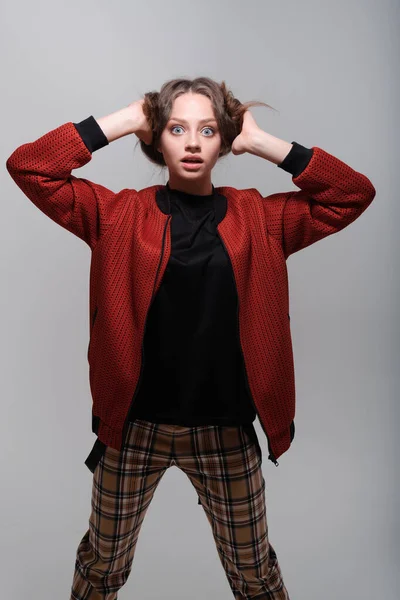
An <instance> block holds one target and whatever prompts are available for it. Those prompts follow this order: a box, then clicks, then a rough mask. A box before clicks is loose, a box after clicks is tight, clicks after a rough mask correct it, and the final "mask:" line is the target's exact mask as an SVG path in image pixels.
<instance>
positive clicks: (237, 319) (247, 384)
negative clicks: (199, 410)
mask: <svg viewBox="0 0 400 600" xmlns="http://www.w3.org/2000/svg"><path fill="white" fill-rule="evenodd" d="M218 237H219V239H220V240H221V243H222V245H223V247H224V248H225V252H226V253H227V256H228V257H229V254H228V251H227V249H226V246H225V244H224V242H223V240H222V238H221V236H218ZM231 275H232V279H233V283H234V286H235V288H236V290H237V286H236V280H235V276H234V274H233V272H232V270H231ZM236 322H237V329H236V338H237V341H238V344H239V348H240V353H241V355H242V364H243V367H244V379H245V384H246V389H247V393H248V395H249V398H250V400H251V402H252V404H253V406H254V410H255V411H256V413H257V415H258V419H259V421H260V424H261V427H262V429H263V431H264V433H265V436H266V438H267V443H268V450H269V455H268V460H270V461H271V462H273V463H274V464H275V466H276V467H278V466H279V463H278V461H277V460H276V458H275V456H274V454H273V452H272V449H271V444H270V441H269V436H268V433H267V431H266V429H265V427H264V424H263V422H262V420H261V417H260V415H259V412H258V410H257V407H256V405H255V402H254V400H253V395H252V393H251V391H250V387H249V382H248V379H247V372H246V364H245V362H244V355H243V349H242V344H241V343H240V328H239V295H238V294H237V310H236Z"/></svg>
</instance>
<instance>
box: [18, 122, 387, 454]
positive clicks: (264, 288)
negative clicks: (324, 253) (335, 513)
mask: <svg viewBox="0 0 400 600" xmlns="http://www.w3.org/2000/svg"><path fill="white" fill-rule="evenodd" d="M313 151H314V152H313V156H312V158H311V160H310V162H309V164H308V165H307V166H306V168H305V169H304V170H303V172H302V173H301V174H300V175H299V176H297V177H294V176H293V177H292V181H293V183H295V185H296V186H297V187H299V188H300V191H290V192H282V193H276V194H271V195H269V196H266V197H263V196H262V195H261V194H260V192H258V191H257V190H256V189H254V188H249V189H242V190H238V189H235V188H233V187H228V186H222V187H217V188H215V189H216V191H217V192H218V193H219V194H223V195H224V196H225V197H226V198H227V211H226V215H225V217H224V218H223V220H222V221H221V222H220V223H219V225H218V227H217V229H218V233H219V235H220V237H221V240H222V242H223V243H224V245H225V247H226V250H227V252H228V254H229V257H230V260H231V263H232V268H233V272H234V276H235V282H236V287H237V293H238V301H239V335H240V343H241V347H242V351H243V357H244V363H245V368H246V372H247V377H248V382H249V388H250V391H251V394H252V397H253V400H254V404H255V407H256V409H257V413H258V417H259V420H260V423H261V425H262V427H263V430H264V432H265V434H266V436H267V439H268V446H269V450H270V452H271V456H272V460H273V462H275V464H279V463H277V461H276V459H277V458H278V457H279V456H280V455H282V454H283V453H284V452H285V451H286V450H287V449H288V448H289V447H290V443H291V435H290V426H291V423H292V421H293V419H294V416H295V378H294V362H293V351H292V340H291V332H290V321H289V289H288V274H287V268H286V260H287V258H288V257H289V256H290V255H291V254H293V253H294V252H297V251H299V250H301V249H302V248H305V247H307V246H309V245H310V244H313V243H314V242H317V241H318V240H320V239H322V238H324V237H326V236H328V235H331V234H333V233H335V232H337V231H340V230H341V229H343V228H344V227H346V226H347V225H349V224H350V223H351V222H352V221H354V220H355V219H357V217H359V216H360V215H361V214H362V213H363V212H364V210H365V209H366V208H367V207H368V206H369V204H370V203H371V202H372V200H373V198H374V197H375V194H376V191H375V188H374V186H373V185H372V183H371V182H370V180H369V179H368V178H367V177H366V176H365V175H363V174H361V173H358V172H357V171H355V170H353V169H352V168H351V167H349V166H348V165H347V164H345V163H344V162H342V161H341V160H339V159H338V158H336V157H334V156H332V155H331V154H329V153H328V152H326V151H325V150H322V149H321V148H318V147H315V146H314V147H313ZM91 158H92V154H91V152H90V151H89V150H88V149H87V147H86V145H85V144H84V142H83V140H82V138H81V136H80V135H79V133H78V132H77V130H76V128H75V126H74V124H73V123H72V122H68V123H65V124H63V125H61V126H60V127H57V128H56V129H54V130H52V131H49V132H48V133H46V134H45V135H43V136H42V137H40V138H39V139H37V140H36V141H34V142H30V143H26V144H23V145H22V146H20V147H18V148H17V149H16V150H15V151H14V152H13V153H12V154H11V156H10V157H9V158H8V160H7V164H6V166H7V169H8V171H9V173H10V175H11V177H12V178H13V179H14V181H15V182H16V184H17V185H18V186H19V187H20V188H21V190H22V191H23V192H24V194H25V195H26V196H27V197H28V198H29V199H30V200H31V201H32V202H33V203H34V204H35V205H36V206H37V207H38V208H39V209H40V210H41V211H42V212H44V213H45V214H46V215H47V216H48V217H50V218H51V219H52V220H53V221H55V222H56V223H58V224H59V225H61V226H62V227H64V228H65V229H67V230H68V231H70V232H71V233H73V234H75V235H76V236H78V237H79V238H81V239H82V240H84V241H85V242H86V243H87V244H88V245H89V247H90V248H91V250H92V256H91V266H90V290H89V297H90V300H89V317H90V321H89V325H90V329H89V337H90V339H89V346H88V362H89V380H90V389H91V394H92V399H93V404H92V429H93V431H94V432H95V433H96V434H97V435H98V438H99V439H100V440H101V441H102V442H103V443H104V444H106V445H109V446H111V447H112V448H115V449H117V450H119V449H121V447H122V444H123V441H124V439H125V435H126V431H127V425H128V412H129V408H130V405H131V402H132V398H133V395H134V392H135V389H136V386H137V383H138V380H139V377H140V372H141V366H142V342H143V336H144V328H145V322H146V317H147V313H148V311H149V307H150V304H151V301H152V299H153V297H154V296H155V294H157V291H158V288H159V286H160V283H161V280H162V278H163V275H164V271H165V269H166V267H167V264H168V260H169V256H170V253H171V231H170V227H171V223H170V221H171V218H172V217H171V215H166V214H164V213H163V212H161V210H160V209H159V208H158V206H157V204H156V202H155V193H156V191H157V190H158V189H160V188H161V187H164V186H162V185H153V186H151V187H147V188H144V189H142V190H139V191H137V190H135V189H127V188H125V189H123V190H121V191H120V192H118V193H114V192H112V191H111V190H109V189H107V188H106V187H104V186H102V185H100V184H97V183H93V182H91V181H89V180H87V179H84V178H77V177H75V176H73V175H71V171H72V170H73V169H77V168H79V167H82V166H83V165H85V164H86V163H88V162H89V161H90V160H91Z"/></svg>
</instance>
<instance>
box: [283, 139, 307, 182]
mask: <svg viewBox="0 0 400 600" xmlns="http://www.w3.org/2000/svg"><path fill="white" fill-rule="evenodd" d="M291 143H292V144H293V147H292V148H291V149H290V152H289V153H288V155H287V156H285V158H284V159H283V161H282V162H281V163H280V164H279V165H276V166H277V167H279V168H280V169H283V170H284V171H287V172H288V173H291V174H292V175H293V177H297V176H298V175H300V173H301V172H302V171H304V169H305V168H306V166H307V165H308V163H309V162H310V160H311V157H312V155H313V154H314V150H313V149H312V148H306V147H305V146H302V145H301V144H298V143H297V142H291Z"/></svg>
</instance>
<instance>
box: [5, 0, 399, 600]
mask: <svg viewBox="0 0 400 600" xmlns="http://www.w3.org/2000/svg"><path fill="white" fill-rule="evenodd" d="M0 10H1V18H0V22H1V25H0V33H1V35H0V44H1V56H2V58H1V67H2V110H1V132H2V135H1V138H0V145H1V154H2V164H3V168H2V170H1V174H0V176H1V190H2V194H1V196H2V200H1V207H2V235H1V249H0V255H1V290H2V293H1V302H2V310H1V332H2V334H1V382H2V390H1V409H2V418H1V441H2V444H1V453H0V460H1V481H2V486H1V487H2V493H1V501H0V502H1V520H2V523H1V531H2V535H1V542H0V554H1V573H2V586H1V587H2V596H3V597H4V598H8V599H9V600H25V599H26V598H30V599H31V600H53V599H54V598H59V599H61V598H68V597H69V591H70V586H71V583H72V575H73V567H74V561H75V552H76V548H77V546H78V543H79V541H80V539H81V537H82V535H83V533H84V532H85V530H86V528H87V524H88V518H89V514H90V496H91V482H92V475H91V473H90V472H89V470H88V469H87V467H86V466H85V465H84V460H85V458H86V457H87V455H88V453H89V451H90V449H91V447H92V445H93V443H94V440H95V436H94V434H93V433H92V432H91V396H90V389H89V373H88V363H87V346H88V341H89V311H88V294H89V287H88V284H89V265H90V249H89V248H88V246H87V245H86V244H84V243H82V241H81V240H79V239H78V238H77V237H75V236H74V235H72V234H71V233H69V232H68V231H66V230H64V229H62V228H61V227H60V226H58V225H56V224H55V223H54V222H52V221H51V220H50V219H49V218H48V217H46V216H45V215H44V214H43V213H41V212H40V211H39V210H38V209H37V208H36V207H35V206H34V205H33V204H32V203H31V202H30V201H29V199H28V198H27V197H26V196H24V195H23V193H22V191H21V190H19V188H18V187H17V186H16V185H15V183H14V182H13V181H12V179H11V177H10V176H9V174H8V172H7V170H6V166H5V163H6V159H7V158H8V156H9V155H10V154H11V153H12V152H13V150H14V149H15V148H17V146H19V145H21V144H23V143H25V142H30V141H34V140H35V139H37V138H38V137H40V136H41V135H43V134H44V133H46V132H47V131H50V130H51V129H54V128H56V127H58V126H59V125H61V124H63V123H65V122H67V121H72V122H79V121H81V120H83V119H85V118H86V117H88V116H90V115H93V116H94V117H95V118H99V117H102V116H105V115H107V114H110V113H112V112H114V111H116V110H118V109H120V108H122V107H124V106H126V105H127V104H129V103H130V102H133V101H134V100H138V99H139V98H140V97H142V96H143V94H144V93H145V92H147V91H150V90H159V89H160V87H161V85H162V84H163V83H164V81H166V80H168V79H171V78H174V77H188V78H194V77H197V76H202V75H204V76H209V77H212V78H214V79H216V80H217V81H222V80H225V81H226V83H227V85H228V87H229V88H230V89H231V90H232V91H233V93H234V95H235V96H236V97H237V98H239V99H240V100H241V101H242V102H246V101H248V100H260V101H263V102H266V103H268V104H270V105H272V106H273V107H274V108H275V109H277V110H278V111H279V113H276V112H274V111H272V110H270V109H268V108H266V107H254V108H252V109H251V111H252V114H253V116H254V117H255V119H256V121H257V123H258V125H259V126H260V127H261V128H262V129H264V130H265V131H267V132H269V133H271V134H272V135H274V136H277V137H279V138H281V139H283V140H286V141H288V142H292V141H293V140H295V141H297V142H298V143H300V144H302V145H304V146H306V147H309V148H311V147H312V146H319V147H321V148H323V149H324V150H326V151H327V152H330V153H331V154H333V155H335V156H337V157H338V158H340V159H341V160H343V161H344V162H346V163H347V164H349V165H350V166H351V167H352V168H353V169H355V170H357V171H360V172H361V173H363V174H365V175H366V176H367V177H368V178H369V179H370V180H371V182H372V184H373V185H374V186H375V188H376V191H377V194H376V198H375V199H374V201H373V203H372V205H371V206H370V207H369V208H368V210H367V211H366V212H365V213H364V214H362V215H361V216H360V218H359V219H357V220H356V221H355V222H354V223H353V224H351V225H350V226H349V227H347V228H346V229H344V230H343V231H341V232H339V233H337V234H335V235H333V236H330V237H328V238H325V239H323V240H321V241H319V242H317V243H316V244H314V245H312V246H310V247H308V248H306V249H304V250H302V251H300V252H299V253H297V254H295V255H293V256H291V257H289V259H288V261H287V266H288V272H289V284H290V315H291V331H292V341H293V350H294V360H295V373H296V417H295V425H296V434H295V438H294V440H293V443H292V446H291V448H290V449H289V450H288V451H287V452H286V453H285V454H284V455H283V456H282V457H280V459H279V467H278V468H276V467H275V466H274V465H273V464H272V463H271V462H269V461H268V460H267V457H268V451H267V441H266V438H265V436H264V434H263V431H262V429H261V426H260V424H259V421H258V419H257V420H256V421H255V427H256V431H257V435H258V437H259V440H260V444H261V448H262V451H263V473H264V478H265V480H266V498H267V519H268V526H269V538H270V541H271V543H272V544H273V545H274V547H275V549H276V551H277V554H278V557H279V562H280V565H281V568H282V572H283V577H284V580H285V584H286V586H287V588H288V591H289V594H290V595H291V598H293V599H294V600H320V599H321V598H323V599H324V600H337V598H339V597H340V598H352V599H353V600H375V599H376V598H385V600H396V599H397V598H398V590H399V586H400V577H399V570H398V565H399V554H400V553H399V546H400V544H399V533H400V531H399V529H400V528H399V512H398V506H399V478H398V462H399V458H400V456H399V440H398V435H397V429H398V423H399V417H400V408H399V400H398V388H399V383H400V382H399V354H400V353H399V316H398V306H399V300H400V295H399V277H398V271H399V270H398V266H397V261H398V258H399V256H400V254H399V249H400V248H399V241H398V239H399V234H398V223H399V217H400V214H399V213H400V211H399V193H398V190H397V180H396V173H397V172H398V167H397V161H398V158H397V146H398V141H397V139H398V132H399V125H400V120H399V113H398V106H399V100H400V98H399V68H398V56H399V55H400V49H399V46H400V43H399V37H398V30H399V25H400V23H399V21H400V19H399V13H400V5H399V3H398V2H396V1H395V0H392V1H389V0H381V1H380V2H379V3H378V2H372V0H368V1H362V0H353V1H350V2H349V1H345V0H339V1H337V2H335V3H332V2H328V1H323V2H318V1H316V0H303V1H302V2H301V3H300V2H296V0H287V1H286V2H285V3H280V2H271V1H269V0H268V1H266V0H264V1H252V2H247V3H243V2H238V1H236V0H235V1H233V0H229V1H228V0H223V1H219V2H211V1H209V0H203V1H202V2H200V3H199V2H183V1H180V0H179V1H178V0H177V1H171V2H168V3H165V2H160V1H158V2H156V1H154V0H153V2H151V3H147V4H146V3H143V2H127V1H119V2H118V1H117V2H113V3H111V2H105V1H104V0H101V1H99V0H97V1H94V0H86V1H85V2H82V1H81V2H78V1H77V0H69V2H61V1H53V2H50V1H49V0H43V1H42V2H36V3H30V2H28V1H27V0H25V1H22V2H17V3H14V4H11V3H8V4H4V3H3V5H2V7H1V9H0ZM136 142H137V138H136V136H134V135H131V136H127V137H124V138H121V139H119V140H116V141H114V142H111V143H110V145H109V146H106V147H105V148H102V149H101V150H99V151H97V152H95V153H94V154H93V157H92V160H91V161H90V163H88V164H87V165H85V166H84V167H83V168H81V169H78V170H75V171H74V172H73V174H74V175H75V176H78V177H84V178H87V179H90V180H92V181H95V182H97V183H100V184H102V185H105V186H106V187H108V188H110V189H112V190H113V191H118V190H120V189H123V188H127V187H132V188H135V189H141V188H143V187H147V186H150V185H154V184H157V183H162V184H165V183H166V181H167V177H168V173H167V170H165V171H164V172H162V171H161V170H160V169H159V168H157V167H155V166H153V165H152V164H150V163H149V162H148V161H147V159H145V157H144V156H143V155H142V154H141V151H140V146H139V145H137V147H136V149H135V145H136ZM213 183H214V185H215V186H220V185H230V186H233V187H236V188H248V187H255V188H257V189H258V190H259V191H260V192H261V193H262V194H263V195H264V196H266V195H268V194H272V193H275V192H279V191H290V190H298V189H299V188H297V187H296V186H295V185H294V184H293V183H292V181H291V176H290V175H289V174H288V173H286V172H284V171H282V170H280V169H278V168H277V167H276V165H274V164H272V163H271V162H269V161H266V160H264V159H262V158H259V157H255V156H252V155H250V154H245V155H240V156H234V155H232V154H230V155H229V157H227V158H225V159H223V160H222V161H221V162H220V164H218V165H217V167H216V168H215V169H214V171H213ZM231 597H232V593H231V591H230V588H229V585H228V581H227V580H226V576H225V574H224V571H223V569H222V565H221V564H220V560H219V558H218V554H217V550H216V547H215V545H214V540H213V537H212V532H211V529H210V526H209V524H208V521H207V519H206V516H205V513H204V512H203V509H202V507H201V506H200V505H198V504H197V494H196V493H195V490H194V488H193V487H192V485H191V484H190V481H189V479H187V478H186V476H185V474H184V473H183V472H181V471H180V470H179V469H177V468H170V469H169V470H168V471H167V473H166V474H165V476H164V477H163V480H162V482H161V484H160V486H159V487H158V489H157V491H156V493H155V496H154V499H153V501H152V503H151V505H150V507H149V510H148V513H147V515H146V518H145V520H144V522H143V526H142V530H141V533H140V536H139V539H138V545H137V549H136V554H135V558H134V561H133V567H132V571H131V575H130V577H129V580H128V582H127V583H126V585H125V586H124V587H123V588H122V589H121V591H120V594H119V598H121V599H122V600H128V599H129V598H132V599H135V600H136V599H138V600H139V599H143V600H156V599H157V600H158V599H159V598H163V599H171V600H188V599H190V600H202V599H203V598H209V599H210V600H214V599H217V598H218V599H219V600H228V599H230V598H231Z"/></svg>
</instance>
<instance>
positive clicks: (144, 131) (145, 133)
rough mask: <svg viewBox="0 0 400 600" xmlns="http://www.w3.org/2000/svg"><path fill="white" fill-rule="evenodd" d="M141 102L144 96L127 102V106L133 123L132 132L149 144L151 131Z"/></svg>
mask: <svg viewBox="0 0 400 600" xmlns="http://www.w3.org/2000/svg"><path fill="white" fill-rule="evenodd" d="M143 104H144V98H141V99H140V100H136V101H135V102H131V104H128V108H129V109H130V110H131V114H132V120H133V122H134V123H135V126H134V127H135V128H134V131H133V132H132V133H134V134H135V135H136V136H137V137H138V138H139V139H140V140H142V141H143V142H144V143H145V144H146V145H147V146H149V145H150V144H151V142H152V139H153V132H152V130H151V127H150V124H149V122H148V120H147V117H146V115H145V114H144V112H143Z"/></svg>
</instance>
